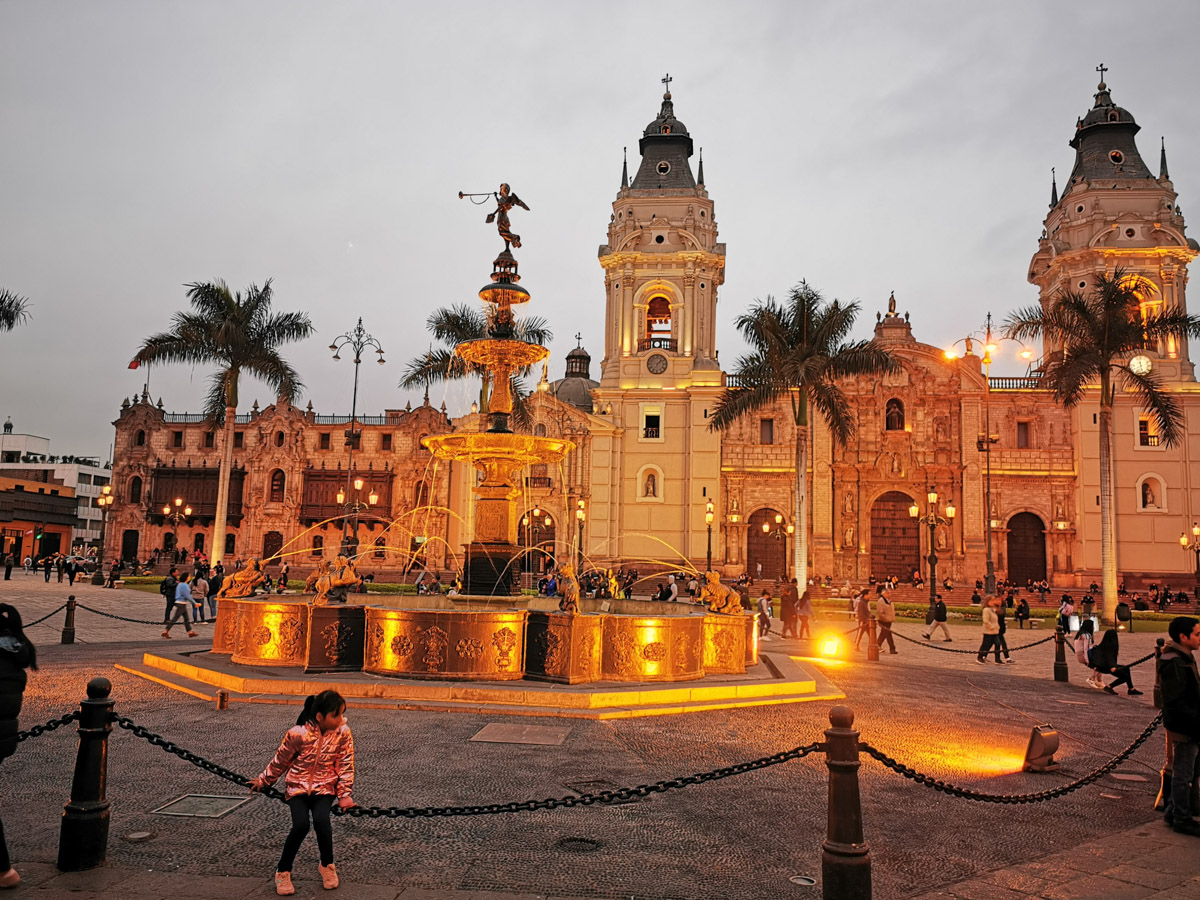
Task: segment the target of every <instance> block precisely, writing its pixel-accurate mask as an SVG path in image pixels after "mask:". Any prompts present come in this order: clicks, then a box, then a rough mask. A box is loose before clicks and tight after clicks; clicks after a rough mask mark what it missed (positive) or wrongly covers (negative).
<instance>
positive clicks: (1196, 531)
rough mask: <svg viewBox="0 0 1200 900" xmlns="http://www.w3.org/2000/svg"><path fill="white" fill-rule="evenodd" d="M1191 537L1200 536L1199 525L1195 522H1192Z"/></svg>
mask: <svg viewBox="0 0 1200 900" xmlns="http://www.w3.org/2000/svg"><path fill="white" fill-rule="evenodd" d="M1192 537H1198V538H1200V525H1197V524H1196V523H1195V522H1193V523H1192Z"/></svg>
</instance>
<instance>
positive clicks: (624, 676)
mask: <svg viewBox="0 0 1200 900" xmlns="http://www.w3.org/2000/svg"><path fill="white" fill-rule="evenodd" d="M601 618H602V619H603V622H604V636H603V651H602V653H601V663H600V667H601V678H602V679H604V680H606V681H640V682H657V681H692V680H694V679H697V678H703V677H704V619H703V618H702V617H700V616H619V615H604V616H602V617H601Z"/></svg>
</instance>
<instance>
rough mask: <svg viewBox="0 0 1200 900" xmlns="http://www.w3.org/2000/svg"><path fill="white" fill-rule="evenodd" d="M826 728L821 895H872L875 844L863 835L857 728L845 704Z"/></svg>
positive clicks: (831, 899) (861, 899) (843, 898)
mask: <svg viewBox="0 0 1200 900" xmlns="http://www.w3.org/2000/svg"><path fill="white" fill-rule="evenodd" d="M829 722H830V724H831V725H832V726H833V727H832V728H829V729H826V731H825V765H827V766H828V767H829V810H828V818H827V820H826V821H827V824H826V829H825V843H823V844H822V845H821V889H822V894H821V896H822V897H823V898H824V900H870V898H871V848H870V847H869V846H868V845H867V842H866V841H865V840H864V839H863V818H862V802H861V800H860V798H859V793H858V767H859V765H860V763H859V761H858V732H857V731H855V730H854V728H853V725H854V712H853V711H852V710H851V709H850V708H849V707H846V706H835V707H834V708H833V709H831V710H830V711H829Z"/></svg>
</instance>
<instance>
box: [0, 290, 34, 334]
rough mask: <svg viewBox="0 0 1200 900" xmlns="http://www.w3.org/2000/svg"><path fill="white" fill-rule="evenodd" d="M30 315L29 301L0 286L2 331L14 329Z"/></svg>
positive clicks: (0, 323) (0, 322)
mask: <svg viewBox="0 0 1200 900" xmlns="http://www.w3.org/2000/svg"><path fill="white" fill-rule="evenodd" d="M28 316H29V301H28V300H27V299H25V298H24V297H21V296H19V295H17V294H14V293H13V292H12V291H6V290H4V289H3V288H0V331H12V330H13V329H14V328H16V327H17V326H18V325H20V324H21V323H22V322H24V321H25V319H26V318H28Z"/></svg>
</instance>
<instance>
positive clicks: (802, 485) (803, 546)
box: [784, 425, 808, 593]
mask: <svg viewBox="0 0 1200 900" xmlns="http://www.w3.org/2000/svg"><path fill="white" fill-rule="evenodd" d="M795 493H796V502H795V507H794V509H793V510H792V524H793V525H795V527H796V532H795V538H794V541H793V543H792V550H793V553H794V555H795V558H794V560H793V562H792V569H793V573H794V574H795V576H796V585H797V587H798V588H799V590H800V592H801V593H804V588H805V587H806V586H807V584H808V426H807V425H798V426H797V427H796V492H795ZM784 581H787V573H786V572H784Z"/></svg>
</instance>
